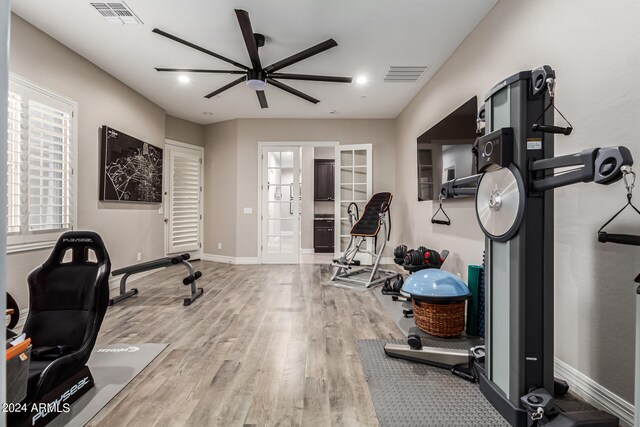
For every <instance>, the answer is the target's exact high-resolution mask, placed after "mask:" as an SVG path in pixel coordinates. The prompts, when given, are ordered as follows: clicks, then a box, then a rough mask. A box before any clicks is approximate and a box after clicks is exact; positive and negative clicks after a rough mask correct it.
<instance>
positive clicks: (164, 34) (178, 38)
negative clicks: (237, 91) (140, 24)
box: [153, 28, 249, 70]
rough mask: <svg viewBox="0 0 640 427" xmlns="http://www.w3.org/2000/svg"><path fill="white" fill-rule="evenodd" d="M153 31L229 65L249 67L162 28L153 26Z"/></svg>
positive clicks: (244, 68)
mask: <svg viewBox="0 0 640 427" xmlns="http://www.w3.org/2000/svg"><path fill="white" fill-rule="evenodd" d="M153 32H154V33H156V34H160V35H161V36H163V37H166V38H168V39H171V40H173V41H176V42H178V43H182V44H183V45H185V46H189V47H190V48H192V49H195V50H199V51H200V52H202V53H206V54H207V55H211V56H213V57H214V58H218V59H221V60H222V61H225V62H228V63H229V64H231V65H233V66H235V67H238V68H242V69H243V70H248V69H249V67H247V66H246V65H242V64H240V63H239V62H236V61H234V60H232V59H229V58H225V57H224V56H222V55H218V54H217V53H215V52H211V51H210V50H208V49H205V48H203V47H200V46H198V45H197V44H193V43H191V42H188V41H186V40H183V39H181V38H180V37H176V36H174V35H173V34H169V33H167V32H166V31H162V30H160V29H158V28H154V29H153Z"/></svg>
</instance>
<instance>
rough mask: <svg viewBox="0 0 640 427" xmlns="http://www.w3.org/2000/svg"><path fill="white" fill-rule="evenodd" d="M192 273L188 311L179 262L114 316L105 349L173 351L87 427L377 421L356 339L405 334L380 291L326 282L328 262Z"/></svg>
mask: <svg viewBox="0 0 640 427" xmlns="http://www.w3.org/2000/svg"><path fill="white" fill-rule="evenodd" d="M194 266H195V267H196V268H197V269H199V270H201V271H202V273H203V278H202V279H200V280H199V281H198V284H199V286H201V287H203V288H204V289H205V293H204V295H203V296H202V297H201V298H200V299H198V300H197V301H196V302H195V303H194V304H193V305H192V306H190V307H183V306H182V299H183V298H184V297H185V296H186V294H187V293H188V289H187V287H185V286H183V285H182V284H181V278H182V276H184V269H182V268H176V267H174V268H168V269H165V270H162V271H159V272H157V273H154V274H152V275H150V276H147V277H144V278H142V279H139V280H137V281H135V282H133V283H132V285H133V286H134V287H137V288H139V290H140V293H139V294H138V295H137V296H135V297H133V298H130V299H128V300H126V301H123V302H121V303H119V304H117V305H115V306H114V307H111V308H109V310H108V311H107V315H106V317H105V321H104V323H103V325H102V329H101V332H100V337H99V339H98V342H99V343H101V344H111V343H131V344H135V343H145V342H150V343H168V344H169V347H168V348H167V349H166V350H165V351H164V352H163V353H162V354H160V356H158V358H157V359H156V360H154V361H153V362H152V363H151V364H150V365H149V366H148V367H147V368H146V369H145V370H144V371H143V372H142V373H141V374H140V375H139V376H138V377H137V378H135V379H134V380H133V381H132V382H131V383H130V384H129V385H128V386H127V387H126V388H125V389H124V390H123V391H121V392H120V393H119V394H118V395H117V396H116V397H115V398H114V400H112V401H111V402H110V403H109V404H108V405H107V406H106V407H105V408H103V409H102V411H100V412H99V413H98V415H97V416H96V417H95V418H94V419H93V420H92V421H91V422H90V424H89V425H90V426H113V425H136V426H146V425H159V426H181V425H188V426H265V425H267V426H271V425H282V426H288V425H304V426H328V425H335V426H339V425H345V426H375V425H378V421H377V418H376V414H375V410H374V408H373V404H372V401H371V397H370V395H369V389H368V387H367V384H366V381H365V378H364V374H363V371H362V367H361V365H360V359H359V356H358V352H357V349H356V340H358V339H368V338H374V339H375V338H390V339H394V338H402V337H403V335H402V333H401V332H400V331H399V329H398V328H397V327H396V325H395V324H394V323H393V321H392V320H391V319H390V318H389V316H388V315H387V314H386V312H385V311H384V309H383V308H382V306H381V305H380V302H379V301H378V299H377V298H376V297H375V295H373V294H372V293H371V292H354V291H349V290H345V289H340V288H335V287H331V286H323V285H322V283H324V282H326V281H327V280H328V279H329V275H330V269H329V267H328V266H325V265H311V264H306V265H305V264H302V265H284V266H283V265H278V266H273V265H272V266H267V265H247V266H235V265H227V264H218V263H213V262H197V263H194ZM374 292H378V290H375V291H374Z"/></svg>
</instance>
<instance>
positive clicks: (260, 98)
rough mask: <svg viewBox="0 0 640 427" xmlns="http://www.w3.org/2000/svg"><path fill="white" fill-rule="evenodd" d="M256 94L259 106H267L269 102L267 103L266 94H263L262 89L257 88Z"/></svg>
mask: <svg viewBox="0 0 640 427" xmlns="http://www.w3.org/2000/svg"><path fill="white" fill-rule="evenodd" d="M256 95H258V101H260V108H269V104H267V95H265V94H264V91H263V90H257V91H256Z"/></svg>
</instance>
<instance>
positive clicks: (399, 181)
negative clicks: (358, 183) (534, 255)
mask: <svg viewBox="0 0 640 427" xmlns="http://www.w3.org/2000/svg"><path fill="white" fill-rule="evenodd" d="M638 22H640V2H638V1H637V0H620V1H617V2H602V1H596V0H564V1H554V0H538V1H535V2H531V1H530V2H525V1H517V0H501V1H500V2H499V3H498V4H497V5H496V7H494V9H493V10H492V11H491V12H490V13H489V14H488V15H487V17H486V18H485V19H484V20H483V21H482V22H481V23H480V24H479V25H478V26H477V27H476V29H475V30H474V31H473V32H472V33H471V34H470V35H469V36H468V37H467V38H466V39H465V41H464V42H463V43H462V44H461V45H460V46H459V47H458V49H457V50H456V51H455V52H454V53H453V54H452V55H451V57H450V58H449V60H448V61H447V62H446V63H445V64H444V66H443V67H442V68H441V69H440V70H439V71H438V72H437V73H436V74H435V75H434V77H433V78H432V79H431V81H430V82H429V83H428V84H427V85H426V86H425V87H424V88H423V89H422V90H421V91H420V93H419V94H418V95H417V96H416V97H415V98H414V99H413V100H412V102H411V103H410V104H409V105H408V106H407V108H406V109H405V110H404V111H403V112H402V113H401V114H400V116H399V117H398V119H397V123H396V125H397V128H398V139H397V141H398V143H397V145H396V197H395V200H394V203H395V205H396V206H395V207H396V208H398V207H400V209H396V212H401V215H402V219H399V220H398V221H396V223H395V224H400V223H402V224H403V227H402V231H401V235H400V238H399V239H398V240H400V241H403V242H405V243H407V244H408V245H416V244H418V243H422V242H424V241H429V242H430V243H431V244H432V245H433V246H434V247H436V248H445V247H446V248H447V249H449V250H451V251H452V255H453V261H454V262H453V263H450V261H447V264H448V266H447V268H448V269H453V270H459V271H460V272H461V273H463V274H464V275H465V276H466V265H467V264H477V263H480V262H481V260H482V250H483V246H484V245H483V238H482V234H481V232H480V230H479V228H478V226H477V223H476V220H475V214H474V208H473V202H472V201H471V200H468V201H453V202H447V203H446V206H445V208H446V210H447V213H448V214H449V216H450V217H451V220H452V226H451V227H443V226H438V225H431V224H430V223H429V222H428V219H429V218H430V217H431V215H432V214H433V212H434V211H435V210H436V209H437V204H436V203H432V202H420V203H418V202H417V201H416V194H417V187H416V186H417V183H416V167H415V165H416V161H417V160H416V138H417V137H418V136H419V135H421V134H422V133H423V132H424V131H425V130H427V129H429V128H430V127H431V126H433V125H434V124H435V123H437V122H438V121H439V120H440V119H442V118H443V117H444V116H445V115H446V114H447V113H448V112H449V111H451V110H453V109H454V108H456V107H457V106H459V105H460V104H462V103H463V102H465V101H466V100H468V99H469V98H470V97H471V96H473V95H478V97H479V100H481V99H484V95H485V94H486V92H487V91H488V90H489V89H490V88H491V86H493V85H494V84H495V83H497V82H499V81H500V80H501V79H503V78H505V77H507V76H509V75H511V74H513V73H515V72H517V71H520V70H528V69H532V68H535V67H537V66H540V65H543V64H549V65H551V66H552V67H553V68H554V69H555V70H556V73H557V80H558V85H557V107H558V108H559V109H560V110H561V111H562V112H563V113H564V114H565V116H567V118H568V119H569V120H570V121H571V123H572V124H573V126H574V132H573V134H572V135H571V136H568V137H562V136H560V137H557V138H556V153H557V154H558V155H561V154H567V153H572V152H577V151H580V150H581V149H583V148H587V147H594V146H600V145H604V146H606V145H618V144H624V145H626V146H627V147H629V148H630V149H631V151H632V153H633V155H634V156H635V158H636V160H639V159H640V141H639V140H638V134H640V120H638V118H639V117H640V85H638V71H640V48H639V47H638V46H639V45H638V40H640V25H638ZM556 120H557V121H558V120H560V119H558V118H556ZM555 201H556V203H555V225H556V245H555V259H556V273H555V280H556V292H555V295H556V304H555V307H556V322H555V324H556V335H555V337H556V356H557V357H558V358H560V359H561V360H562V361H564V362H566V363H568V364H569V365H570V366H572V367H574V368H576V369H577V370H579V371H580V372H582V373H583V374H584V375H586V376H588V377H590V378H592V379H594V380H595V381H596V382H598V383H599V384H601V385H602V386H604V387H606V388H607V389H609V390H611V391H612V392H614V393H616V394H618V395H619V396H621V397H623V398H624V399H626V400H627V401H630V402H631V401H632V400H633V371H634V366H633V359H634V345H633V343H634V333H633V330H634V327H633V325H634V304H635V300H634V295H635V293H634V290H635V286H633V283H632V281H633V279H634V277H635V276H636V275H637V274H638V272H639V271H640V250H639V249H638V248H635V247H624V246H616V245H603V244H599V243H597V240H596V231H597V230H598V228H599V227H600V225H601V224H602V223H603V222H604V221H605V220H606V219H607V218H608V217H610V216H611V215H612V214H613V213H614V212H615V211H616V210H617V209H618V208H619V207H621V205H622V204H623V202H624V201H625V200H624V189H623V187H622V184H621V183H618V184H615V185H613V186H598V185H595V184H578V185H573V186H570V187H567V188H564V189H561V190H556V193H555ZM637 221H638V220H637V217H634V216H626V217H625V218H623V219H621V223H623V225H621V226H620V228H621V229H623V228H626V229H628V230H635V232H636V233H637V232H638V229H639V227H638V222H637ZM624 223H626V224H624ZM397 228H400V227H397Z"/></svg>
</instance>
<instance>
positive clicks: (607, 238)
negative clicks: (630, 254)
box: [598, 231, 640, 246]
mask: <svg viewBox="0 0 640 427" xmlns="http://www.w3.org/2000/svg"><path fill="white" fill-rule="evenodd" d="M598 242H601V243H607V242H609V243H619V244H621V245H632V246H640V236H636V235H634V234H609V233H605V232H604V231H601V232H599V233H598Z"/></svg>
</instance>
